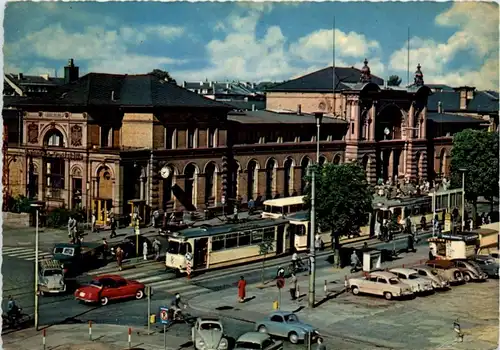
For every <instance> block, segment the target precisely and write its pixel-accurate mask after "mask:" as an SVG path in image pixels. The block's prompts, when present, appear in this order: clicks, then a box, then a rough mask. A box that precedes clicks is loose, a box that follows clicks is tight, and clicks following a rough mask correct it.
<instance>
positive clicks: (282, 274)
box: [276, 267, 285, 278]
mask: <svg viewBox="0 0 500 350" xmlns="http://www.w3.org/2000/svg"><path fill="white" fill-rule="evenodd" d="M276 276H277V277H278V278H279V277H285V269H284V268H282V267H279V268H278V271H277V272H276Z"/></svg>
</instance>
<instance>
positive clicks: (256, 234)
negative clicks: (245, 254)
mask: <svg viewBox="0 0 500 350" xmlns="http://www.w3.org/2000/svg"><path fill="white" fill-rule="evenodd" d="M263 235H264V234H263V231H262V230H255V231H252V244H257V243H260V242H262V238H263Z"/></svg>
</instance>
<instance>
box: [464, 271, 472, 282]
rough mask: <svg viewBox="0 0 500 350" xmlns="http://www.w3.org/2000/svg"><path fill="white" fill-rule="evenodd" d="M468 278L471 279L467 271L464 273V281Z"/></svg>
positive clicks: (467, 280)
mask: <svg viewBox="0 0 500 350" xmlns="http://www.w3.org/2000/svg"><path fill="white" fill-rule="evenodd" d="M470 280H471V278H470V275H469V274H468V273H466V274H465V275H464V281H465V282H470Z"/></svg>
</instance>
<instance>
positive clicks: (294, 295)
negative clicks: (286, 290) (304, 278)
mask: <svg viewBox="0 0 500 350" xmlns="http://www.w3.org/2000/svg"><path fill="white" fill-rule="evenodd" d="M297 294H299V293H297V276H295V274H294V273H292V275H291V276H290V297H291V298H292V300H297Z"/></svg>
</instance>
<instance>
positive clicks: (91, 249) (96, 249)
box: [52, 242, 104, 278]
mask: <svg viewBox="0 0 500 350" xmlns="http://www.w3.org/2000/svg"><path fill="white" fill-rule="evenodd" d="M103 252H104V245H102V244H101V243H94V242H82V243H81V244H71V243H57V244H55V245H54V248H53V249H52V253H53V259H54V260H56V261H58V262H59V263H60V265H61V267H62V268H63V270H64V275H65V276H66V277H67V278H68V277H75V276H77V275H78V274H80V273H82V272H86V271H88V270H90V269H91V268H93V267H99V266H102V265H103V264H104V260H103V257H104V255H103Z"/></svg>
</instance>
